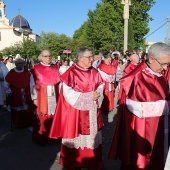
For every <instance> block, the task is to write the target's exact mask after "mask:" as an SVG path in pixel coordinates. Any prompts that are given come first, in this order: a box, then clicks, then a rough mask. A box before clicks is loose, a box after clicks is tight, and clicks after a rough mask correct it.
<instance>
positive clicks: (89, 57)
mask: <svg viewBox="0 0 170 170" xmlns="http://www.w3.org/2000/svg"><path fill="white" fill-rule="evenodd" d="M84 58H88V59H92V58H93V56H84Z"/></svg>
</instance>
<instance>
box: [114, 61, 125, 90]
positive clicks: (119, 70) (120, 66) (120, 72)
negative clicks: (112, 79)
mask: <svg viewBox="0 0 170 170" xmlns="http://www.w3.org/2000/svg"><path fill="white" fill-rule="evenodd" d="M118 63H119V64H118V67H117V70H116V86H117V87H118V91H119V89H120V82H119V79H121V78H122V76H123V71H124V69H125V65H123V61H122V60H119V62H118Z"/></svg>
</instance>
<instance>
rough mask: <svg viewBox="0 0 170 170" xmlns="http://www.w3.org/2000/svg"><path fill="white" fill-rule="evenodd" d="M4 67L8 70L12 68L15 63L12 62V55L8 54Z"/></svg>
mask: <svg viewBox="0 0 170 170" xmlns="http://www.w3.org/2000/svg"><path fill="white" fill-rule="evenodd" d="M6 67H7V68H8V71H10V70H11V69H13V68H14V67H15V63H14V62H13V57H12V56H9V57H8V58H7V62H6Z"/></svg>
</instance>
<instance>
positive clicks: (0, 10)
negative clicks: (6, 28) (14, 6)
mask: <svg viewBox="0 0 170 170" xmlns="http://www.w3.org/2000/svg"><path fill="white" fill-rule="evenodd" d="M5 7H6V5H5V3H4V0H0V24H6V25H9V19H8V18H7V17H6V15H5Z"/></svg>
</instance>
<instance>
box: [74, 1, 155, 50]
mask: <svg viewBox="0 0 170 170" xmlns="http://www.w3.org/2000/svg"><path fill="white" fill-rule="evenodd" d="M154 3H155V2H154V0H131V6H130V14H129V15H130V19H129V21H130V22H129V34H130V35H129V41H128V46H129V48H131V49H133V48H134V46H135V47H136V46H137V47H140V46H142V45H143V44H144V41H145V39H144V36H145V35H146V34H147V33H148V32H149V28H148V23H149V21H150V20H152V18H151V17H150V16H149V14H148V12H149V10H150V8H151V7H152V6H153V5H154ZM88 17H89V18H88V20H87V21H86V22H85V23H84V24H83V25H82V26H81V27H80V29H78V30H76V31H75V34H74V36H73V38H76V39H78V40H84V41H86V42H88V46H90V47H91V48H92V49H93V50H94V51H95V52H98V51H103V52H106V51H108V49H109V48H110V47H112V48H113V47H117V48H118V49H119V50H120V49H122V50H123V34H124V31H123V30H124V20H123V5H122V4H121V0H102V1H101V3H98V4H97V5H96V9H95V10H94V11H91V10H90V11H89V12H88Z"/></svg>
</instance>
